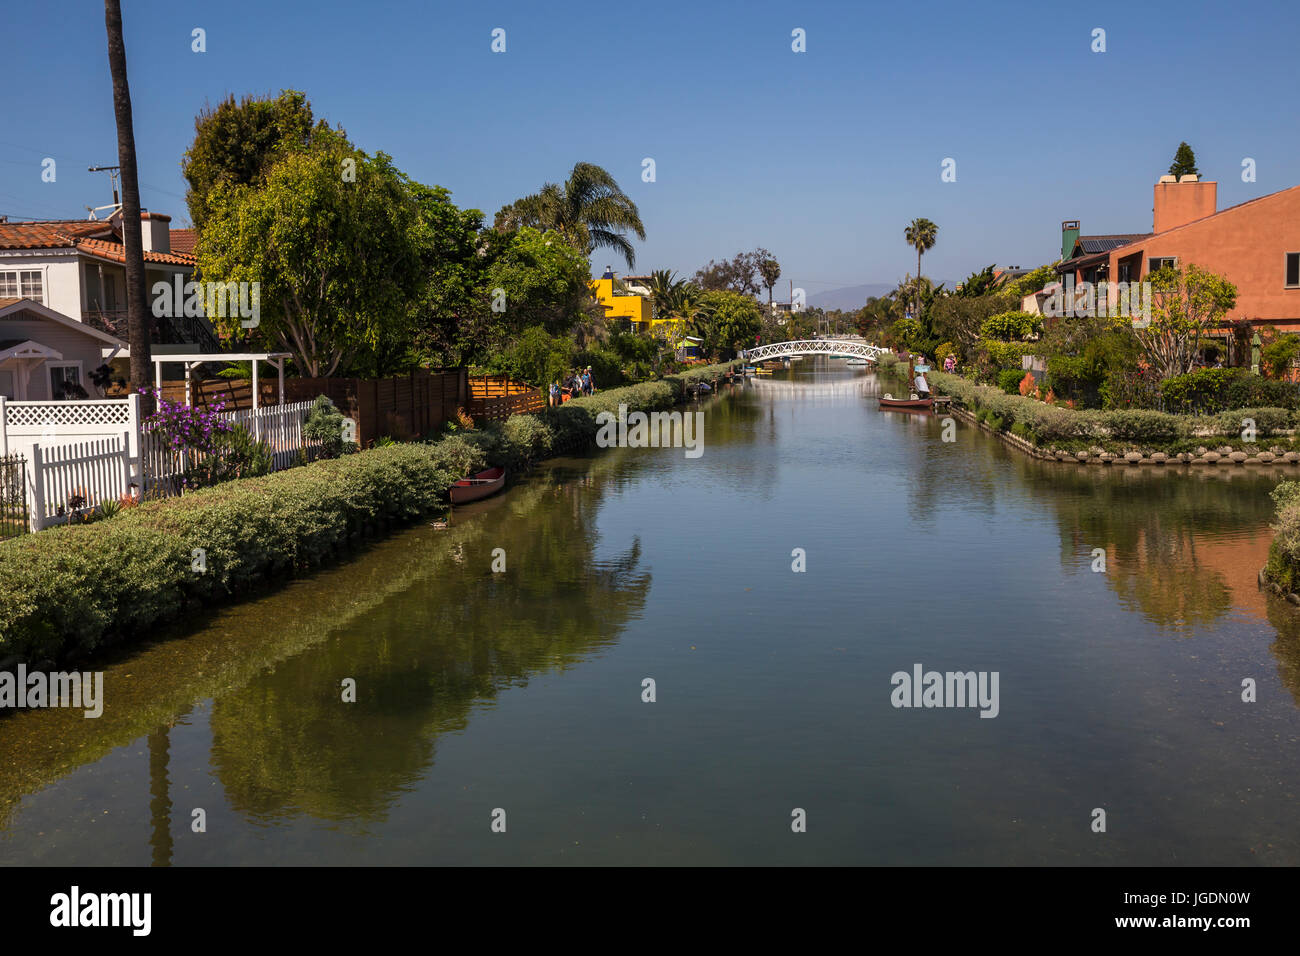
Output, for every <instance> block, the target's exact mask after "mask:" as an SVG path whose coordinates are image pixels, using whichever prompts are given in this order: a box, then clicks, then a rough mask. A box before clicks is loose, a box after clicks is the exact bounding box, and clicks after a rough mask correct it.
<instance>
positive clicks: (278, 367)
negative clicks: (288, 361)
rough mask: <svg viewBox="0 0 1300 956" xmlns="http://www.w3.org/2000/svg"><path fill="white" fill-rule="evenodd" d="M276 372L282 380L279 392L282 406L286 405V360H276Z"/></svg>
mask: <svg viewBox="0 0 1300 956" xmlns="http://www.w3.org/2000/svg"><path fill="white" fill-rule="evenodd" d="M275 370H276V372H277V373H278V375H279V379H280V391H279V395H280V404H281V405H283V404H284V359H276V360H275Z"/></svg>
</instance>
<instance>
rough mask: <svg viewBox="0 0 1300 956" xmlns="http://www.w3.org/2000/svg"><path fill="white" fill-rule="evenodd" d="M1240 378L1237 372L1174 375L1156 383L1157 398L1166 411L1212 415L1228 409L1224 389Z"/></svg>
mask: <svg viewBox="0 0 1300 956" xmlns="http://www.w3.org/2000/svg"><path fill="white" fill-rule="evenodd" d="M1243 374H1244V370H1243V369H1239V368H1203V369H1199V370H1198V371H1195V372H1189V373H1188V374H1186V375H1175V376H1172V377H1171V378H1167V379H1165V380H1164V381H1163V382H1161V383H1160V397H1161V399H1162V400H1163V402H1164V406H1165V410H1166V411H1170V412H1183V413H1185V414H1213V413H1214V412H1220V411H1223V410H1224V409H1225V408H1231V407H1232V406H1231V405H1229V404H1227V403H1228V400H1229V393H1228V386H1229V385H1231V384H1232V383H1233V381H1234V380H1236V379H1238V378H1240V377H1241V376H1242V375H1243Z"/></svg>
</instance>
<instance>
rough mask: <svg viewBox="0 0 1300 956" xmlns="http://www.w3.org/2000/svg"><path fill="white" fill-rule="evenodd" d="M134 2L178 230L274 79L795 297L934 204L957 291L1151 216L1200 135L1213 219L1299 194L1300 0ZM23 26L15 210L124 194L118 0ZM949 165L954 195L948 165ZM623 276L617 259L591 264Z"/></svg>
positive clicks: (846, 280) (142, 126)
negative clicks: (242, 107) (633, 218)
mask: <svg viewBox="0 0 1300 956" xmlns="http://www.w3.org/2000/svg"><path fill="white" fill-rule="evenodd" d="M123 7H124V10H123V17H124V21H125V24H126V31H127V38H126V40H127V57H128V68H129V72H130V81H131V91H132V96H133V102H134V110H135V133H136V144H137V149H138V152H139V156H140V180H141V190H142V196H143V201H144V204H145V205H146V206H147V207H148V208H150V209H153V210H156V211H160V212H167V213H170V214H172V215H173V216H174V219H175V221H174V223H173V225H181V224H182V220H183V219H185V217H186V213H185V207H184V202H183V196H184V192H185V184H184V180H183V179H182V177H181V174H180V158H181V154H182V153H183V152H184V150H185V148H186V147H187V146H188V145H189V142H190V141H191V139H192V137H193V123H194V116H195V114H196V112H197V111H198V110H199V108H200V107H202V106H203V104H204V102H205V101H210V102H212V103H216V102H217V101H219V100H220V99H221V98H223V97H224V96H225V95H226V94H227V93H234V94H236V95H237V96H238V95H242V94H244V93H248V92H254V93H268V92H269V93H275V92H278V91H279V90H280V89H283V88H295V89H300V90H303V91H304V92H306V93H307V95H308V96H309V98H310V99H311V101H312V105H313V107H314V109H315V111H316V114H317V115H318V116H320V117H323V118H326V119H328V120H329V121H331V122H333V123H339V124H342V125H343V127H344V128H345V129H346V130H347V132H348V134H349V135H350V136H351V138H352V139H353V140H354V141H355V142H356V143H357V144H358V145H359V146H360V147H362V148H364V149H366V150H370V151H376V150H383V151H385V152H388V153H390V154H391V155H392V156H393V157H394V159H395V161H396V162H397V164H398V166H400V167H401V168H402V169H404V170H405V171H406V172H408V173H409V174H410V175H412V176H413V177H415V178H416V179H419V180H421V181H423V182H427V183H431V184H439V185H443V186H446V187H447V188H449V189H450V190H451V191H452V193H453V196H454V199H455V201H456V202H457V203H458V204H460V205H462V206H470V207H474V208H478V209H481V210H483V211H484V213H486V214H487V216H488V218H489V219H490V218H491V215H492V213H494V212H495V211H496V209H497V208H498V207H499V206H501V205H503V204H504V203H507V202H509V201H511V200H513V199H514V198H516V197H518V196H520V195H523V194H525V193H528V192H532V191H535V190H536V189H537V188H538V187H539V186H540V185H541V184H542V183H543V182H544V181H547V180H562V179H563V177H564V176H565V174H566V173H567V171H568V169H569V168H571V167H572V165H573V163H574V162H577V161H580V160H584V161H590V162H595V163H598V164H600V165H602V166H604V167H605V168H607V169H608V170H609V171H610V172H611V173H612V174H613V175H614V176H615V177H616V178H617V179H618V181H619V183H620V184H621V185H622V186H623V187H624V189H625V190H626V191H627V192H628V193H629V194H630V195H631V196H632V197H633V199H634V200H635V201H636V202H637V204H638V205H639V207H640V209H641V213H642V218H643V220H644V222H645V225H646V230H647V233H648V238H647V240H646V242H644V243H638V244H637V271H649V270H650V269H654V268H670V269H677V270H679V271H682V272H686V273H689V272H693V271H694V270H695V269H696V268H697V267H699V266H701V265H703V264H704V263H705V262H706V261H707V260H708V259H710V258H719V259H720V258H723V257H729V256H731V255H733V254H734V253H736V252H737V251H740V250H741V249H750V248H753V247H754V246H758V245H762V246H766V247H767V248H768V249H770V250H771V251H772V252H773V253H774V254H776V256H777V258H778V259H779V260H780V261H781V263H782V265H783V267H784V274H783V276H782V279H781V282H780V285H781V286H782V287H788V280H791V279H792V280H793V281H794V284H795V285H796V286H799V287H802V288H805V289H806V290H807V292H808V294H809V295H814V294H816V293H817V292H822V291H826V290H829V289H834V288H837V287H842V286H847V285H855V284H859V283H866V282H894V281H896V280H898V279H899V278H901V277H902V275H903V274H904V273H905V272H908V271H910V270H914V269H915V262H916V260H915V253H914V252H913V251H911V250H910V249H909V247H907V246H906V245H905V244H904V241H903V237H902V232H903V228H904V226H905V225H906V224H907V222H908V221H910V220H911V219H912V218H914V217H917V216H926V217H928V218H930V219H933V220H934V221H935V222H936V223H938V224H939V240H938V244H937V245H936V247H935V248H934V250H933V251H932V252H930V253H929V254H927V256H926V258H925V266H924V271H925V273H926V274H928V275H932V276H936V277H940V278H944V279H960V278H962V277H964V276H965V275H967V274H968V273H970V272H971V271H973V270H975V269H977V268H981V267H983V266H984V265H987V264H988V263H989V262H996V263H998V264H999V265H1022V266H1025V267H1030V266H1033V265H1037V264H1041V263H1042V262H1045V261H1049V260H1051V259H1052V258H1054V256H1055V255H1056V254H1058V252H1059V245H1060V239H1059V233H1060V222H1061V220H1063V219H1073V218H1077V219H1080V220H1082V222H1083V230H1084V232H1085V233H1103V232H1142V231H1147V230H1149V229H1150V227H1151V187H1152V184H1153V183H1154V182H1155V180H1156V179H1157V178H1158V177H1159V175H1160V174H1161V173H1163V172H1165V170H1166V169H1167V167H1168V165H1169V162H1170V161H1171V159H1172V157H1173V153H1174V150H1175V148H1176V147H1177V145H1178V143H1179V141H1180V140H1187V141H1188V142H1189V143H1190V144H1191V145H1192V146H1193V147H1194V148H1195V150H1196V155H1197V159H1198V162H1199V165H1200V169H1201V172H1202V175H1203V176H1205V177H1208V178H1213V179H1216V180H1218V182H1219V205H1220V207H1221V208H1222V207H1223V206H1227V205H1231V204H1234V203H1237V202H1242V201H1244V200H1246V199H1250V198H1253V197H1255V196H1259V195H1264V194H1266V193H1269V192H1273V191H1276V190H1278V189H1282V188H1285V187H1288V186H1292V185H1295V184H1297V183H1300V122H1297V119H1298V118H1300V117H1298V115H1297V114H1298V113H1300V109H1298V105H1300V99H1298V96H1297V94H1300V65H1298V64H1297V58H1296V56H1295V44H1296V37H1297V27H1300V6H1297V5H1296V4H1295V3H1294V0H1290V2H1267V3H1256V4H1241V3H1180V4H1177V5H1173V6H1169V5H1163V4H1162V5H1157V4H1148V3H1140V4H1135V3H1131V2H1129V3H1102V2H1093V3H1088V4H1069V5H1067V4H1058V3H1053V4H1050V5H1049V4H1043V3H1041V2H1038V3H1032V2H1031V3H1004V4H992V3H971V2H968V0H961V2H936V3H915V2H910V3H895V4H889V5H883V4H876V3H863V2H857V3H810V2H783V3H772V2H762V0H759V2H754V0H748V2H711V3H710V2H695V3H684V2H676V0H658V2H655V3H641V4H624V3H608V2H607V3H585V2H583V3H578V2H571V0H550V2H546V3H537V2H529V3H495V2H479V3H465V4H450V3H414V2H411V3H383V2H372V3H354V2H348V3H333V2H328V0H323V2H316V3H266V2H261V3H252V2H243V0H234V2H227V3H224V4H221V5H216V4H213V5H204V8H197V7H196V5H190V4H179V3H176V2H174V0H172V2H142V0H124V3H123ZM1161 7H1164V8H1165V9H1160V8H1161ZM6 25H7V27H8V29H7V31H6V32H7V34H8V35H9V37H10V38H11V42H10V43H9V44H6V58H7V59H8V61H9V63H8V66H9V69H7V70H6V75H7V76H8V77H9V80H8V82H9V84H10V86H11V93H12V94H13V95H11V96H10V97H9V99H10V110H9V111H8V112H7V122H6V123H4V124H3V127H2V128H0V214H5V213H7V214H9V215H10V216H11V217H12V218H31V217H36V218H81V217H82V216H84V215H85V210H84V207H85V206H87V205H100V204H102V203H106V202H108V201H109V198H110V197H109V193H108V182H107V177H106V176H105V175H104V174H92V173H88V172H86V171H85V169H86V167H87V166H88V165H99V164H114V163H116V162H117V155H116V140H115V134H114V127H113V109H112V86H111V82H110V78H109V72H108V63H107V56H106V53H105V40H104V22H103V12H102V5H100V4H97V3H95V2H91V0H82V2H77V3H72V4H64V5H51V4H21V5H15V6H14V7H13V8H12V9H9V10H7V12H6ZM195 27H201V28H203V29H204V30H206V33H207V52H205V53H201V54H200V53H194V52H192V51H191V30H192V29H193V28H195ZM496 27H501V28H504V29H505V30H506V44H507V51H506V52H505V53H504V54H494V53H492V52H491V50H490V43H491V31H492V30H493V28H496ZM795 28H802V29H803V30H805V31H806V35H807V52H806V53H794V52H792V50H791V31H792V30H793V29H795ZM1094 28H1102V29H1104V30H1105V31H1106V48H1107V49H1106V52H1104V53H1094V52H1092V51H1091V49H1090V47H1091V44H1092V31H1093V30H1094ZM15 40H16V41H18V42H13V41H15ZM15 77H17V78H19V79H17V80H15V79H14V78H15ZM15 83H16V84H17V89H16V90H14V89H12V87H13V86H14V84H15ZM47 156H49V157H53V158H54V159H55V160H56V161H57V163H58V167H57V169H58V178H57V181H56V182H54V183H43V182H42V181H41V176H40V174H41V161H42V159H43V158H45V157H47ZM646 157H651V158H653V159H654V160H655V163H656V174H657V175H656V181H655V182H653V183H647V182H643V181H642V179H641V170H642V160H643V159H644V158H646ZM1244 157H1251V158H1253V159H1254V160H1255V161H1256V163H1257V181H1256V182H1254V183H1246V182H1242V179H1241V162H1242V159H1243V158H1244ZM945 158H952V159H954V160H955V161H956V173H957V179H956V182H950V183H945V182H941V181H940V171H941V169H940V167H941V163H942V161H943V160H944V159H945ZM607 262H613V264H614V265H615V267H616V268H617V269H619V270H620V271H621V270H622V269H623V265H622V263H621V262H618V261H617V260H614V259H613V258H612V256H610V255H609V254H607V253H605V252H597V253H596V255H595V256H594V265H595V266H596V268H597V269H600V268H603V266H604V265H605V264H607Z"/></svg>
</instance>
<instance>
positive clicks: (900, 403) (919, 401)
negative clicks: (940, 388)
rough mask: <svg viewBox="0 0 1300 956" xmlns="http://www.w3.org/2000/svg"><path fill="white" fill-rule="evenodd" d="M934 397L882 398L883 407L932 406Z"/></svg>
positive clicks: (881, 404) (881, 405)
mask: <svg viewBox="0 0 1300 956" xmlns="http://www.w3.org/2000/svg"><path fill="white" fill-rule="evenodd" d="M933 405H934V398H933V397H931V398H884V397H882V398H881V399H880V407H881V408H903V409H907V408H931V407H932V406H933Z"/></svg>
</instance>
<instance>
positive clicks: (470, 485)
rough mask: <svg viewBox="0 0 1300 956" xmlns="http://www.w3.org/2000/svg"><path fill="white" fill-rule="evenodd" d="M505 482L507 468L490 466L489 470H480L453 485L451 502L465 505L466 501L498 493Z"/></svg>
mask: <svg viewBox="0 0 1300 956" xmlns="http://www.w3.org/2000/svg"><path fill="white" fill-rule="evenodd" d="M505 483H506V470H505V469H504V468H489V469H488V470H487V471H480V472H479V473H478V474H477V475H471V476H470V477H468V478H462V479H460V481H458V482H456V483H455V484H454V485H452V486H451V503H452V504H454V505H463V504H465V503H466V502H470V501H478V500H479V499H480V498H486V497H487V496H488V495H494V494H496V493H497V492H498V491H500V490H501V489H502V487H504V486H505Z"/></svg>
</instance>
